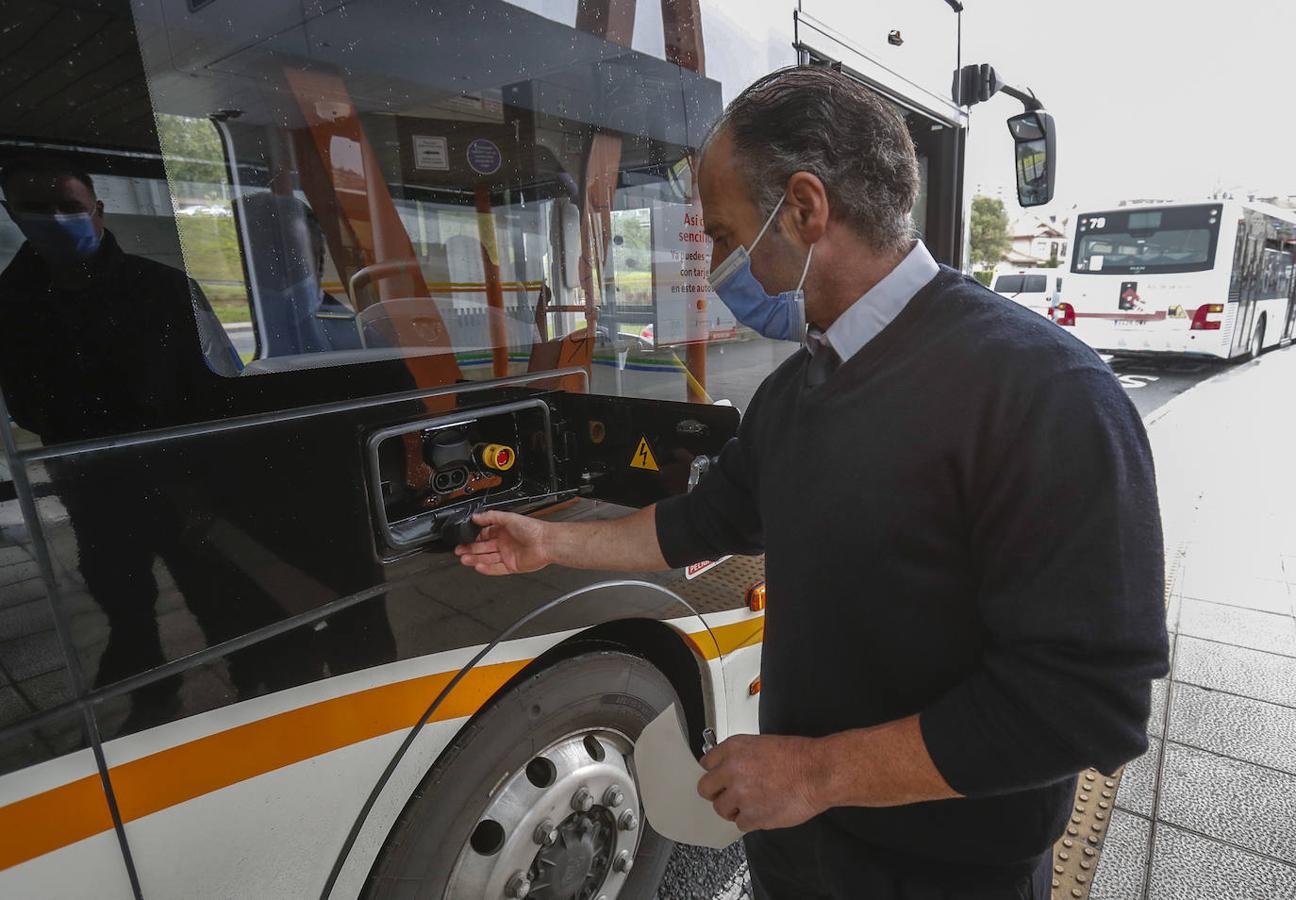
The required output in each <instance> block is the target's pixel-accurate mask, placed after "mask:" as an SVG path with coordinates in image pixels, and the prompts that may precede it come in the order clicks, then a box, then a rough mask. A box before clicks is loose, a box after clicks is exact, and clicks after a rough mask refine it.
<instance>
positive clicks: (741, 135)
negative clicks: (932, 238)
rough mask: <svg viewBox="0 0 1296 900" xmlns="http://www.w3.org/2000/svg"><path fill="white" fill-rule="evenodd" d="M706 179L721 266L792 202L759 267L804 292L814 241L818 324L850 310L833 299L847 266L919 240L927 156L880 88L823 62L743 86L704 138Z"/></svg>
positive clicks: (809, 306) (774, 286) (812, 303)
mask: <svg viewBox="0 0 1296 900" xmlns="http://www.w3.org/2000/svg"><path fill="white" fill-rule="evenodd" d="M698 185H699V190H700V192H701V197H702V209H703V214H704V216H705V219H706V226H707V232H708V233H709V234H710V235H711V237H712V240H713V242H714V244H713V249H712V268H714V267H715V266H716V265H717V264H719V263H720V262H721V261H723V260H724V258H725V257H726V256H728V255H729V253H731V252H732V251H733V250H734V249H735V248H736V247H738V246H740V245H742V246H748V247H750V245H751V242H752V240H753V239H754V238H755V237H756V235H757V233H758V232H759V231H760V228H761V225H762V223H764V221H765V219H766V218H767V217H768V216H769V214H770V213H771V211H773V210H774V208H775V207H776V206H777V205H778V202H779V199H780V198H784V199H783V205H782V207H781V208H779V211H778V214H777V215H776V216H775V219H774V223H773V225H772V226H771V228H770V230H769V231H768V232H767V233H766V234H765V236H764V237H763V238H762V239H761V242H760V245H759V247H758V248H757V249H756V250H755V252H754V253H753V255H752V274H754V275H755V276H756V278H757V279H758V280H759V281H760V282H761V284H762V285H764V287H765V288H766V290H767V291H769V292H770V293H777V292H780V291H785V290H789V289H791V288H794V287H796V284H797V281H798V280H799V278H800V275H801V272H802V269H803V267H804V265H805V262H806V255H807V253H808V252H809V250H810V247H811V245H813V246H814V248H815V250H814V263H813V265H812V266H811V269H810V273H809V275H808V277H807V279H806V284H805V291H806V314H807V318H809V319H810V320H811V321H816V322H823V321H824V320H829V321H830V320H831V319H832V318H834V317H835V315H836V313H837V312H840V309H839V308H838V309H835V310H834V309H830V308H827V307H832V306H834V305H837V306H840V302H839V301H838V299H837V298H836V295H837V294H840V293H841V291H842V290H843V289H844V288H843V285H840V284H838V283H837V282H838V281H841V279H840V277H839V276H840V275H841V274H842V273H844V272H847V271H853V270H858V268H859V265H860V263H861V261H863V262H868V261H879V260H880V261H888V262H892V263H893V262H894V261H895V260H896V259H898V257H899V256H900V255H901V254H902V253H903V252H904V251H905V250H906V249H907V248H908V246H909V244H910V241H911V240H912V237H913V233H912V232H913V223H912V217H911V213H912V211H913V206H914V201H915V199H916V197H917V195H918V163H917V159H916V157H915V154H914V146H913V140H912V139H911V138H910V136H909V132H908V130H907V129H906V128H905V125H904V122H902V121H901V119H900V116H899V115H898V114H897V113H896V112H895V110H894V109H893V108H892V107H891V106H890V105H889V104H888V103H887V102H886V101H885V100H883V99H882V98H881V97H880V96H878V95H877V94H876V93H874V92H873V91H870V90H869V89H868V88H866V87H864V85H862V84H861V83H860V82H858V81H856V80H854V79H852V78H850V77H849V76H846V75H842V74H841V73H839V72H835V71H833V70H831V69H829V68H827V67H824V66H799V67H796V68H790V69H782V70H780V71H777V72H773V73H771V74H769V75H766V76H765V77H764V78H761V79H760V80H758V81H756V82H755V83H753V84H752V85H751V86H750V87H748V88H747V89H746V90H745V91H743V92H742V93H741V94H739V95H738V97H737V98H735V99H734V101H733V102H732V103H730V104H729V107H728V108H727V109H726V110H725V112H724V114H723V116H722V117H721V118H720V121H719V122H718V123H717V124H716V126H715V128H714V129H713V130H712V133H711V136H710V137H709V138H708V140H707V142H706V144H705V145H704V148H703V155H702V162H701V164H700V168H699V173H698ZM850 289H851V290H853V288H850ZM859 293H860V291H858V290H855V292H854V295H853V296H852V297H850V299H854V297H858V296H859Z"/></svg>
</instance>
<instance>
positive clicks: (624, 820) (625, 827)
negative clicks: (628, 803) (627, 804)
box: [619, 809, 639, 831]
mask: <svg viewBox="0 0 1296 900" xmlns="http://www.w3.org/2000/svg"><path fill="white" fill-rule="evenodd" d="M619 824H620V826H621V830H622V831H634V830H635V829H636V828H638V827H639V817H638V816H636V815H635V814H634V810H633V809H627V810H626V811H625V812H623V813H622V814H621V821H620V823H619Z"/></svg>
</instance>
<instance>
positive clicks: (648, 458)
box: [630, 435, 661, 472]
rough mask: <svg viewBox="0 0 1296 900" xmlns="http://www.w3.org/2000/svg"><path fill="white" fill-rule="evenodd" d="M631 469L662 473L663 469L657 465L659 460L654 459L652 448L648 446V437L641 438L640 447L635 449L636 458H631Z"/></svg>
mask: <svg viewBox="0 0 1296 900" xmlns="http://www.w3.org/2000/svg"><path fill="white" fill-rule="evenodd" d="M630 468H632V469H647V470H649V471H650V472H660V471H661V467H659V466H658V465H657V460H655V459H653V455H652V448H651V447H649V446H648V437H647V435H645V436H644V437H641V438H639V446H638V447H636V448H635V452H634V456H632V457H631V458H630Z"/></svg>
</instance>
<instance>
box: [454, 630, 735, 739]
mask: <svg viewBox="0 0 1296 900" xmlns="http://www.w3.org/2000/svg"><path fill="white" fill-rule="evenodd" d="M598 650H619V651H621V652H623V653H628V654H629V655H631V656H637V657H639V658H640V659H643V660H645V661H646V662H649V663H651V664H652V665H653V666H654V667H656V668H657V669H658V670H659V671H660V672H661V673H662V674H663V675H665V676H666V678H667V680H669V681H670V683H671V687H673V688H674V689H675V694H676V696H678V697H679V699H680V705H681V709H682V711H683V712H684V718H685V721H686V722H687V723H688V737H689V741H690V743H691V744H692V745H693V752H694V753H700V752H701V745H702V729H703V728H706V727H707V726H708V724H710V722H711V720H712V719H713V714H714V705H715V702H716V697H717V696H718V695H717V692H716V691H715V690H714V689H711V686H710V679H711V675H710V673H709V672H708V670H707V666H706V661H705V659H704V658H703V657H702V656H701V655H700V654H699V653H698V651H697V650H696V649H695V647H694V645H693V643H692V641H691V640H689V638H688V637H687V635H686V634H685V633H684V632H683V631H681V630H678V629H676V628H674V627H672V626H671V625H668V624H666V623H665V622H662V621H660V620H657V619H644V618H626V619H613V620H611V621H608V622H601V623H599V624H597V625H593V626H591V627H589V628H587V629H585V630H583V631H581V632H579V633H577V634H573V635H570V636H569V637H567V638H565V639H563V640H561V641H559V642H558V643H556V644H554V645H553V646H552V647H550V648H549V649H548V650H546V651H545V652H544V653H541V654H540V655H539V656H537V657H536V658H535V659H533V660H532V661H531V662H530V663H528V664H527V665H526V666H525V667H524V668H523V669H521V670H520V671H518V672H517V674H515V675H514V676H513V677H512V678H510V679H509V680H508V681H507V682H505V683H504V684H503V685H502V686H501V687H500V688H499V690H498V691H496V692H495V694H494V695H492V696H491V698H490V699H489V700H488V701H487V702H486V703H484V704H483V705H482V708H481V710H479V711H478V713H477V714H476V715H481V713H482V712H484V711H485V710H487V709H488V708H490V706H491V705H492V704H493V703H494V702H495V701H496V700H497V699H498V698H499V697H501V696H503V695H504V694H505V693H507V692H508V691H509V690H511V689H512V688H513V687H515V686H516V685H518V684H520V683H522V682H524V681H526V680H527V679H528V678H532V677H534V676H535V675H537V674H538V673H540V672H542V671H544V670H545V669H547V668H549V667H550V666H553V665H555V664H556V663H558V662H561V661H563V660H566V659H572V658H574V657H577V656H580V655H581V654H583V653H590V652H597V651H598ZM475 717H476V716H474V718H475ZM469 721H471V719H470V720H469ZM466 724H467V723H465V727H466Z"/></svg>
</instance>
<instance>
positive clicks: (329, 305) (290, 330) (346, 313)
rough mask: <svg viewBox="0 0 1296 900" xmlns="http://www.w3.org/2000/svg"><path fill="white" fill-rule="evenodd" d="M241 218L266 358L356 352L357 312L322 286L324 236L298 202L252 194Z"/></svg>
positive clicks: (269, 195) (312, 214)
mask: <svg viewBox="0 0 1296 900" xmlns="http://www.w3.org/2000/svg"><path fill="white" fill-rule="evenodd" d="M242 213H243V216H244V219H245V222H246V225H247V229H248V233H249V234H250V235H251V245H252V247H253V248H254V250H253V253H252V255H251V257H250V259H249V265H250V267H251V269H252V278H253V282H254V284H255V285H256V289H257V297H258V300H259V303H260V307H261V315H262V323H263V327H264V330H265V333H264V334H263V335H262V339H263V341H264V344H265V355H266V356H289V355H292V354H296V353H320V352H327V351H335V350H358V349H360V348H361V347H362V346H363V344H362V343H361V341H360V333H359V331H357V329H356V322H355V312H354V311H353V310H352V309H351V308H350V307H349V306H347V305H346V304H345V303H343V302H342V301H341V300H339V299H338V298H336V297H334V296H333V295H331V294H328V293H326V292H325V291H324V288H323V287H322V285H321V284H320V282H321V280H322V278H323V273H324V232H323V230H322V229H321V228H320V223H319V219H317V218H316V217H315V213H314V212H313V211H312V210H311V208H310V207H309V206H307V205H306V204H304V203H302V202H301V201H300V200H298V199H297V198H296V197H287V196H280V195H277V194H268V193H263V194H254V195H252V196H250V197H248V198H247V199H246V200H244V202H243V204H242Z"/></svg>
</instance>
